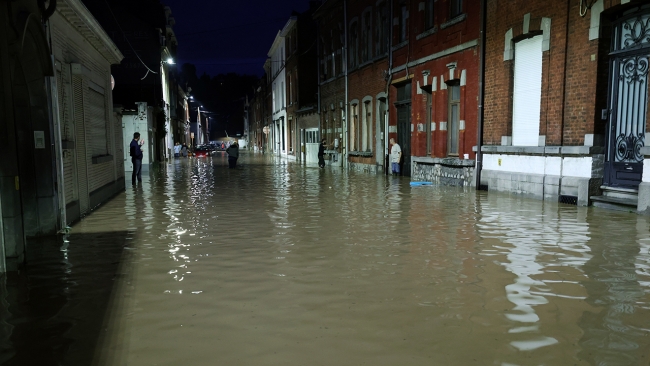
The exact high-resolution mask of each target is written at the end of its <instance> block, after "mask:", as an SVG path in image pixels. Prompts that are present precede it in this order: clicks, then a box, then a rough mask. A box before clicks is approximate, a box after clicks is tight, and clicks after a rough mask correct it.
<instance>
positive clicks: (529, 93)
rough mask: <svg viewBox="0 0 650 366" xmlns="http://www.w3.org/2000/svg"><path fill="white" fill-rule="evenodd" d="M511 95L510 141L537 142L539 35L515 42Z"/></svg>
mask: <svg viewBox="0 0 650 366" xmlns="http://www.w3.org/2000/svg"><path fill="white" fill-rule="evenodd" d="M513 86H514V88H513V95H512V144H513V145H515V146H538V145H539V116H540V104H541V99H542V36H541V35H539V36H536V37H533V38H528V39H525V40H523V41H519V42H517V43H516V44H515V68H514V83H513Z"/></svg>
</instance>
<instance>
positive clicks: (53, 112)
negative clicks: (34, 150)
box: [39, 0, 69, 234]
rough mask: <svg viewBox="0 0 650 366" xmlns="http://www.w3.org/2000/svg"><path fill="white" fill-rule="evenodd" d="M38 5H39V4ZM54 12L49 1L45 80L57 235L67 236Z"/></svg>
mask: <svg viewBox="0 0 650 366" xmlns="http://www.w3.org/2000/svg"><path fill="white" fill-rule="evenodd" d="M39 5H40V4H39ZM55 10H56V0H51V1H50V6H48V7H47V9H45V10H44V11H43V22H45V23H46V27H47V34H48V42H49V44H50V59H51V62H52V70H53V71H54V73H53V76H51V77H49V78H47V86H48V94H49V97H50V98H49V99H50V105H49V107H50V108H49V110H50V128H51V134H50V136H51V138H52V152H53V153H54V168H55V173H54V174H55V180H56V195H57V199H56V203H57V210H58V221H59V223H58V229H59V230H58V233H60V234H67V232H68V229H69V228H68V225H67V216H66V202H65V181H64V173H63V149H62V148H61V116H60V114H59V95H58V87H57V79H56V67H55V61H54V54H53V49H54V46H53V44H52V27H51V24H50V23H49V21H48V19H49V18H50V17H51V16H52V15H53V14H54V11H55Z"/></svg>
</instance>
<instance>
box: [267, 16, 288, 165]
mask: <svg viewBox="0 0 650 366" xmlns="http://www.w3.org/2000/svg"><path fill="white" fill-rule="evenodd" d="M293 22H295V18H292V19H290V20H289V21H288V22H287V24H286V25H285V28H287V27H290V26H291V24H292V23H293ZM284 50H285V37H283V36H282V31H279V32H278V34H277V35H276V36H275V40H274V41H273V45H271V48H270V49H269V52H268V54H267V56H268V62H266V63H265V64H264V66H265V71H266V75H267V77H268V83H269V87H270V89H271V110H270V115H271V118H272V121H271V124H270V125H269V134H268V135H269V141H268V145H269V152H270V153H273V154H276V155H278V156H283V157H287V156H288V155H289V152H290V147H289V146H288V142H287V89H286V68H285V60H286V55H285V52H284Z"/></svg>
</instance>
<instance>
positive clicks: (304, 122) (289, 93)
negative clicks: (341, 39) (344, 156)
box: [281, 1, 319, 162]
mask: <svg viewBox="0 0 650 366" xmlns="http://www.w3.org/2000/svg"><path fill="white" fill-rule="evenodd" d="M318 4H319V2H314V1H311V2H310V9H309V10H308V11H305V12H303V13H301V14H298V13H294V16H293V17H292V18H291V20H290V21H289V23H287V26H286V27H285V28H284V29H283V30H282V33H281V36H282V37H284V39H285V53H286V62H285V69H286V71H285V77H286V79H285V85H286V100H287V107H286V108H287V110H286V114H287V141H288V155H289V157H290V158H293V159H295V160H298V161H308V162H317V159H316V153H317V151H316V153H312V151H311V150H312V149H314V148H316V149H317V148H318V141H317V137H318V136H317V135H318V123H319V120H318V108H317V103H318V94H317V93H318V67H317V65H316V55H317V48H316V46H315V39H316V23H315V21H314V19H313V16H312V15H313V10H315V8H316V7H317V5H318ZM308 150H309V151H308Z"/></svg>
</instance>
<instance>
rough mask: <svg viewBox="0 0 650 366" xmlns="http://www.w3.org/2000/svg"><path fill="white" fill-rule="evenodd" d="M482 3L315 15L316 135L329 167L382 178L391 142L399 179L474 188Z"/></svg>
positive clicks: (332, 1)
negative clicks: (397, 149) (398, 159)
mask: <svg viewBox="0 0 650 366" xmlns="http://www.w3.org/2000/svg"><path fill="white" fill-rule="evenodd" d="M479 5H480V4H479V1H455V0H448V1H434V0H430V1H419V2H418V1H408V2H407V1H398V0H393V1H390V0H383V1H343V0H340V1H339V0H329V1H326V2H325V3H324V4H323V5H322V6H321V7H320V8H319V9H318V11H317V12H316V14H315V18H316V19H317V21H318V22H319V40H318V42H319V65H320V69H319V75H320V85H319V86H320V89H319V96H320V107H319V111H320V113H321V130H320V133H321V135H322V136H323V137H324V138H325V139H326V140H327V143H328V145H329V146H330V150H329V152H330V153H331V157H332V160H333V161H331V163H332V164H337V165H338V164H341V165H343V166H345V167H347V168H350V169H353V170H359V171H367V172H373V173H383V172H385V171H386V170H387V167H388V166H389V164H388V163H387V161H388V154H389V149H390V147H389V139H390V138H394V139H395V140H396V141H397V142H398V143H399V144H400V146H401V148H402V151H403V161H402V172H403V174H404V175H413V176H414V179H418V180H429V181H435V182H441V183H446V184H454V185H470V184H472V177H473V171H474V165H475V160H474V158H475V156H474V152H473V148H474V146H475V145H476V136H477V118H478V117H477V113H478V112H477V109H478V107H477V105H478V102H477V99H478V89H479V87H478V86H479V75H478V70H479V63H480V57H479V39H478V38H479V33H480V27H479V24H480V21H479V20H480V6H479ZM339 157H340V159H338V158H339Z"/></svg>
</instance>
